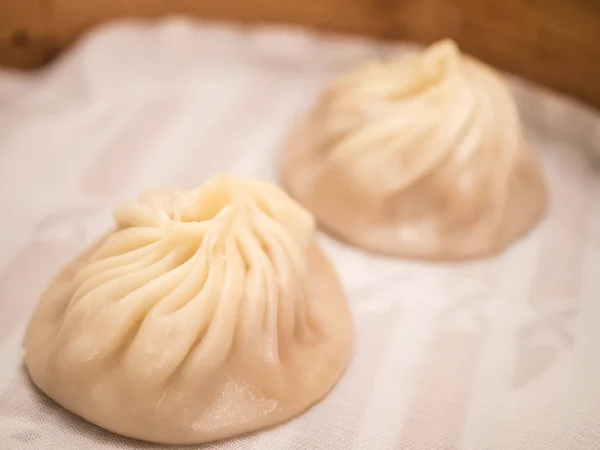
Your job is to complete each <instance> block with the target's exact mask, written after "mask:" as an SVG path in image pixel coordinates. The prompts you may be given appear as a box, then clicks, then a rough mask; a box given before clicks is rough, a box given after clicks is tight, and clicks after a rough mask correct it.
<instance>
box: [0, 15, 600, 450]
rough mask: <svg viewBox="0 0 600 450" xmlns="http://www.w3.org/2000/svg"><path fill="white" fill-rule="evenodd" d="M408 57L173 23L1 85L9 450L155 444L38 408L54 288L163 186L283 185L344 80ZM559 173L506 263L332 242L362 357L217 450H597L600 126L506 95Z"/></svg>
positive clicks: (1, 273)
mask: <svg viewBox="0 0 600 450" xmlns="http://www.w3.org/2000/svg"><path fill="white" fill-rule="evenodd" d="M407 49H410V46H406V45H401V44H398V45H389V44H382V43H378V42H375V41H368V40H358V39H350V38H341V37H334V36H323V35H319V34H316V33H311V32H308V31H302V30H299V29H287V28H267V29H262V28H259V29H251V28H242V27H234V26H229V25H207V24H204V23H201V22H193V21H186V20H183V19H170V20H166V21H162V22H158V23H154V24H142V23H133V22H130V23H118V24H114V25H110V26H107V27H104V28H101V29H99V30H98V31H96V32H94V33H92V34H91V35H90V36H88V37H87V38H86V39H85V40H84V41H82V42H81V43H80V44H79V45H78V46H77V47H76V48H75V49H74V50H73V51H71V52H69V53H68V54H67V55H66V56H64V57H63V58H61V59H60V60H59V61H57V62H56V63H55V64H54V65H53V66H52V67H50V68H49V69H47V70H44V71H41V72H38V73H35V74H33V75H24V74H19V73H13V72H9V71H2V72H0V249H1V250H0V449H2V450H4V449H6V450H19V449H35V450H42V449H52V450H54V449H61V450H69V449H76V450H86V449H146V448H148V449H150V448H152V449H155V448H160V447H159V446H153V445H150V444H146V443H141V442H137V441H134V440H130V439H125V438H121V437H118V436H115V435H113V434H111V433H109V432H106V431H104V430H101V429H99V428H97V427H95V426H93V425H90V424H88V423H86V422H84V421H83V420H81V419H79V418H77V417H75V416H73V415H72V414H69V413H67V412H65V411H64V410H63V409H61V408H60V407H58V406H57V405H55V404H54V403H53V402H52V401H51V400H49V399H47V398H45V397H44V396H42V395H41V394H39V393H38V392H37V391H36V390H35V388H34V387H33V386H32V385H31V384H30V382H29V380H28V378H27V376H26V373H25V371H24V369H23V367H22V350H21V345H22V338H23V332H24V329H25V326H26V322H27V320H28V316H29V314H30V312H31V310H32V308H33V307H34V306H35V304H36V302H37V299H38V297H39V295H40V293H41V291H42V290H43V289H44V287H45V286H46V284H47V283H48V282H49V280H50V278H51V277H52V276H53V275H54V274H55V273H56V272H57V270H58V269H59V268H60V266H62V265H63V264H65V263H66V262H67V261H68V260H69V259H70V258H71V257H73V256H74V255H76V254H77V253H78V252H79V251H81V250H82V249H83V248H84V247H85V246H87V245H88V244H90V243H91V242H92V241H93V240H94V239H95V238H96V237H97V236H98V235H100V233H102V232H103V231H104V230H106V229H107V228H108V227H109V226H110V223H111V210H112V207H113V206H114V205H116V204H117V203H118V202H119V201H120V200H123V199H128V198H134V197H135V196H136V195H137V194H138V193H139V192H141V191H142V190H144V189H145V188H147V187H154V186H157V185H165V184H168V185H178V186H181V187H182V188H189V187H191V186H194V185H198V184H201V183H202V182H203V181H205V180H206V179H208V178H210V177H211V176H213V175H215V174H216V173H218V172H220V171H223V170H228V171H231V172H234V173H239V174H244V175H250V176H254V177H257V178H260V179H264V180H268V181H276V180H277V161H278V152H279V151H280V149H281V143H282V140H283V139H284V137H285V136H286V133H287V132H288V131H289V130H290V127H291V126H292V125H293V123H294V121H295V120H296V119H297V118H298V117H299V116H300V115H301V114H303V113H304V112H305V111H306V109H307V108H308V107H310V105H311V104H312V102H313V101H314V100H315V96H316V95H317V93H318V92H319V90H320V89H322V88H323V87H324V86H325V83H326V82H327V81H328V80H330V79H331V77H332V76H334V75H335V74H336V73H339V72H340V71H342V70H344V69H346V68H349V67H352V66H354V65H355V64H357V63H358V62H360V61H364V60H365V59H368V58H373V57H378V56H382V55H387V54H391V53H394V52H404V51H406V50H407ZM512 86H513V88H514V90H515V93H516V95H517V99H518V101H519V105H520V107H521V110H522V113H523V116H524V118H525V122H526V124H527V127H528V129H529V135H530V137H531V139H532V141H533V143H534V144H535V146H536V149H537V150H538V152H539V154H540V157H541V158H542V160H543V162H544V167H545V173H546V177H547V179H548V181H549V184H550V195H551V203H550V209H549V211H548V214H547V216H546V218H545V220H544V221H543V223H542V224H541V225H540V226H539V227H537V228H536V230H535V231H534V232H533V233H531V234H530V235H528V236H527V237H526V238H525V239H523V240H522V241H520V242H518V243H517V244H516V245H514V246H513V247H512V248H511V249H509V250H508V251H507V252H505V253H504V254H502V255H500V256H499V257H496V258H493V259H490V260H485V261H478V262H473V263H464V264H446V265H443V264H436V265H432V264H420V263H415V262H408V261H403V260H399V259H398V260H393V259H389V258H381V257H376V256H373V255H369V254H367V253H365V252H361V251H358V250H355V249H352V248H349V247H347V246H345V245H343V244H341V243H339V242H336V241H334V240H332V239H330V238H328V237H327V236H324V235H323V236H321V240H322V243H323V246H324V249H325V250H326V251H327V252H328V253H329V255H330V257H331V258H332V260H333V262H334V264H335V266H336V268H337V270H338V272H339V274H340V276H341V279H342V281H343V283H344V285H345V288H346V291H347V293H348V296H349V301H350V303H351V308H352V312H353V315H354V320H355V322H356V329H357V348H356V354H355V357H354V360H353V363H352V365H351V367H350V369H349V371H348V372H347V373H346V375H345V376H344V378H343V379H342V381H341V382H340V383H339V385H338V386H337V387H336V388H335V390H334V391H333V392H332V393H331V394H330V395H329V396H328V397H327V398H326V399H325V400H324V401H323V402H321V403H320V404H318V405H317V406H315V407H314V408H312V409H311V410H310V411H308V412H306V413H305V414H303V415H301V416H300V417H298V418H296V419H294V420H292V421H290V422H289V423H286V424H283V425H281V426H279V427H276V428H274V429H271V430H267V431H264V432H260V433H255V434H251V435H248V436H243V437H240V438H237V439H234V440H230V441H224V442H220V443H214V444H209V445H207V446H206V447H203V448H211V449H213V448H214V449H224V450H225V449H229V450H234V449H239V450H242V449H243V450H246V449H261V450H262V449H290V450H291V449H324V450H334V449H340V450H341V449H373V450H388V449H389V450H391V449H404V448H406V449H414V450H419V449H423V450H433V449H468V450H471V449H472V450H488V449H490V450H495V449H511V450H518V449H527V450H553V449H567V448H568V449H571V450H578V449H581V450H584V449H585V450H590V449H593V448H600V389H599V388H598V379H599V377H598V375H599V374H600V363H599V362H598V359H597V355H598V352H599V350H600V327H599V326H598V324H599V323H600V301H598V300H599V299H600V278H599V274H600V174H599V173H598V171H597V170H596V169H594V165H593V164H592V163H591V161H592V159H590V158H588V156H589V154H591V153H593V152H594V151H598V149H599V147H600V114H599V113H598V112H597V111H593V110H590V109H589V108H585V107H583V106H581V105H578V104H577V103H575V102H572V101H569V100H566V99H565V98H562V97H559V96H557V95H554V94H550V93H548V92H546V91H544V90H541V89H538V88H535V87H533V86H531V85H529V84H528V83H523V82H520V81H518V80H513V81H512Z"/></svg>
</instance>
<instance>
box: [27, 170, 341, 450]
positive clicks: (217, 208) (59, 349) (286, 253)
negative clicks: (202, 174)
mask: <svg viewBox="0 0 600 450" xmlns="http://www.w3.org/2000/svg"><path fill="white" fill-rule="evenodd" d="M115 216H116V224H117V228H116V230H115V231H113V232H112V233H110V234H109V235H108V236H106V237H105V238H103V239H102V240H101V241H100V242H99V243H98V244H97V245H95V246H94V247H93V248H91V249H89V250H88V251H86V252H85V253H84V254H82V255H81V256H79V257H78V258H77V259H76V260H75V261H73V262H72V263H71V264H69V265H68V266H67V267H66V268H65V269H64V270H63V271H62V272H61V273H60V274H59V276H58V277H57V278H56V279H55V280H54V281H53V283H52V284H51V285H50V287H49V289H48V290H47V291H46V292H45V293H44V294H43V296H42V299H41V301H40V303H39V305H38V306H37V309H36V310H35V312H34V314H33V317H32V319H31V322H30V324H29V327H28V330H27V336H26V342H25V351H26V354H25V362H26V365H27V368H28V370H29V373H30V375H31V378H32V379H33V382H34V383H35V384H36V385H37V386H38V387H39V388H40V389H41V390H42V391H44V392H45V393H46V394H47V395H48V396H49V397H51V398H52V399H54V400H55V401H56V402H57V403H59V404H60V405H62V406H63V407H65V408H66V409H68V410H70V411H72V412H74V413H75V414H78V415H80V416H82V417H83V418H85V419H87V420H89V421H90V422H93V423H95V424H97V425H99V426H101V427H104V428H107V429H109V430H111V431H114V432H117V433H120V434H123V435H126V436H131V437H135V438H138V439H143V440H148V441H154V442H162V443H180V444H181V443H200V442H205V441H211V440H214V439H220V438H226V437H230V436H234V435H237V434H240V433H244V432H247V431H251V430H256V429H259V428H263V427H267V426H271V425H274V424H277V423H279V422H282V421H284V420H286V419H288V418H290V417H292V416H294V415H296V414H298V413H300V412H302V411H303V410H305V409H306V408H308V407H309V406H310V405H312V404H313V403H315V402H316V401H317V400H319V399H321V398H322V397H323V396H325V395H326V394H327V392H328V391H329V390H330V389H331V388H332V387H333V386H334V384H335V383H336V382H337V380H338V379H339V378H340V376H341V375H342V373H343V372H344V370H345V368H346V366H347V364H348V362H349V360H350V357H351V351H352V340H353V338H352V336H353V333H352V324H351V318H350V314H349V310H348V306H347V303H346V299H345V296H344V294H343V292H342V289H341V287H340V284H339V282H338V279H337V277H336V275H335V273H334V271H333V270H332V268H331V266H330V264H329V262H328V261H327V259H326V258H325V256H324V255H323V253H322V252H321V250H320V249H319V247H318V246H317V244H316V242H315V239H314V219H313V217H312V216H311V215H310V214H309V213H308V212H307V211H306V210H304V209H303V208H302V207H301V206H300V205H298V204H297V203H295V202H294V201H293V200H291V199H290V198H289V197H288V196H287V195H286V194H285V193H283V191H281V190H280V189H279V188H277V187H275V186H272V185H269V184H266V183H262V182H259V181H255V180H250V179H245V178H236V177H231V176H227V175H223V176H219V177H217V178H215V179H213V180H211V181H209V182H207V183H206V184H205V185H203V186H201V187H199V188H197V189H195V190H192V191H190V192H185V193H181V192H176V191H173V192H163V193H160V194H148V195H145V196H142V197H141V198H140V200H139V201H137V202H134V203H131V204H126V205H123V206H121V207H119V208H118V209H117V210H116V212H115Z"/></svg>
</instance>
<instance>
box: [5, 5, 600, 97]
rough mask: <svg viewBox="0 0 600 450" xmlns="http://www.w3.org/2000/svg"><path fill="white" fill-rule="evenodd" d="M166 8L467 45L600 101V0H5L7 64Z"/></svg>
mask: <svg viewBox="0 0 600 450" xmlns="http://www.w3.org/2000/svg"><path fill="white" fill-rule="evenodd" d="M167 14H190V15H194V16H198V17H205V18H217V19H232V20H236V21H242V22H264V23H291V24H304V25H308V26H312V27H315V28H319V29H324V30H330V31H339V32H348V33H358V34H366V35H370V36H377V37H384V38H390V39H412V40H416V41H419V42H422V43H429V42H432V41H435V40H438V39H440V38H443V37H451V38H454V39H455V40H456V41H457V42H458V43H459V44H460V46H461V48H462V49H463V50H464V51H466V52H469V53H471V54H473V55H475V56H477V57H479V58H481V59H482V60H484V61H486V62H488V63H491V64H493V65H495V66H497V67H499V68H502V69H505V70H509V71H511V72H514V73H516V74H519V75H522V76H524V77H526V78H529V79H531V80H533V81H536V82H539V83H541V84H545V85H547V86H549V87H552V88H554V89H556V90H558V91H562V92H565V93H568V94H570V95H573V96H575V97H577V98H579V99H582V100H584V101H586V102H588V103H590V104H593V105H595V106H598V107H600V0H303V1H295V0H219V1H214V0H127V1H122V0H86V1H81V0H0V64H3V65H7V66H12V67H19V68H32V67H39V66H40V65H43V64H44V63H46V62H47V61H49V60H51V59H52V58H53V57H54V56H56V55H57V54H58V53H59V52H60V51H62V50H63V49H64V48H66V47H68V46H69V45H70V44H72V42H73V41H74V40H75V39H77V38H78V37H79V36H80V35H81V34H82V33H83V32H85V30H87V29H89V28H90V27H91V26H94V25H97V24H99V23H102V22H105V21H107V20H110V19H114V18H122V17H143V18H156V17H161V16H164V15H167Z"/></svg>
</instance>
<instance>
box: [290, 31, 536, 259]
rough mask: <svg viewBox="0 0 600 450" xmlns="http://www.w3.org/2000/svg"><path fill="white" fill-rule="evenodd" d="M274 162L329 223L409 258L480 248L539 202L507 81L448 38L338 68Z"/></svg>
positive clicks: (505, 236)
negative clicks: (281, 156)
mask: <svg viewBox="0 0 600 450" xmlns="http://www.w3.org/2000/svg"><path fill="white" fill-rule="evenodd" d="M283 173H284V182H285V184H286V186H287V188H288V189H289V190H290V192H291V193H292V194H293V195H294V197H296V198H297V199H299V200H300V201H301V202H302V203H303V204H304V206H306V207H307V208H308V209H309V210H310V211H311V212H312V213H313V214H315V216H316V217H317V219H318V220H319V221H320V222H321V223H323V224H324V225H325V226H326V227H327V228H328V229H330V230H332V231H333V232H335V233H336V234H338V235H340V236H342V237H343V238H345V239H346V240H349V241H350V242H353V243H358V244H359V245H361V246H363V247H367V248H369V249H373V250H375V251H378V252H386V253H393V254H399V255H411V256H415V257H419V258H435V259H447V258H462V257H467V256H476V255H482V254H488V253H491V252H493V251H495V250H498V249H500V248H502V247H504V246H505V245H506V244H507V243H509V242H510V241H512V240H513V239H515V238H516V237H517V236H519V235H521V234H522V233H523V232H524V231H526V230H527V229H528V228H530V226H531V225H532V224H533V223H534V222H535V221H536V220H537V219H538V218H539V217H540V215H541V212H542V210H543V209H544V204H545V200H544V198H545V193H544V187H543V181H542V176H541V173H540V171H539V168H538V164H537V161H536V160H535V158H534V155H533V152H531V150H530V148H529V146H528V143H527V141H526V139H525V135H524V132H523V129H522V125H521V123H520V117H519V113H518V110H517V107H516V104H515V102H514V100H513V98H512V95H511V92H510V90H509V89H508V86H507V85H506V83H505V82H504V80H503V79H502V77H501V75H500V74H499V73H497V72H496V71H495V70H493V69H492V68H490V67H488V66H486V65H485V64H483V63H481V62H479V61H477V60H475V59H473V58H471V57H469V56H466V55H463V54H461V52H460V50H459V49H458V47H457V46H456V44H455V43H454V42H453V41H451V40H444V41H441V42H438V43H435V44H433V45H431V46H430V47H428V48H426V49H424V50H423V51H421V52H419V53H416V54H413V55H410V56H408V57H402V58H399V59H392V60H386V61H377V62H371V63H369V64H367V65H364V66H361V67H359V68H357V69H355V70H352V71H350V72H348V73H346V74H343V75H341V76H340V77H339V78H338V79H336V80H335V81H334V82H333V83H332V84H331V85H330V86H329V87H328V88H327V89H326V90H325V91H324V93H323V94H322V95H321V97H320V98H319V101H318V102H317V104H316V105H315V107H314V109H313V110H312V111H311V113H310V114H309V115H308V116H307V118H306V120H305V121H304V122H303V123H302V126H301V127H299V128H298V130H297V131H296V132H295V133H294V134H293V135H292V138H291V139H290V142H289V143H288V146H287V149H286V154H285V160H284V164H283Z"/></svg>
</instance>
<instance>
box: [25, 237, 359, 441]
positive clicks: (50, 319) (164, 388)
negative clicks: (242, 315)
mask: <svg viewBox="0 0 600 450" xmlns="http://www.w3.org/2000/svg"><path fill="white" fill-rule="evenodd" d="M98 246H99V244H98V245H96V246H94V247H93V248H92V249H90V250H89V251H86V252H85V253H84V254H82V255H81V256H79V257H78V258H76V259H75V260H74V261H73V262H71V263H70V264H69V265H68V266H67V267H66V268H64V269H63V270H62V272H60V274H59V275H58V276H57V278H56V279H55V280H54V281H53V283H52V284H51V285H50V287H49V288H48V290H47V291H46V292H45V293H44V294H43V296H42V299H41V301H40V304H39V305H38V308H37V309H36V311H35V313H34V316H33V317H32V320H31V322H30V324H29V327H28V330H27V336H26V342H25V364H26V367H27V370H28V372H29V375H30V377H31V379H32V381H33V383H34V384H35V385H36V386H37V387H38V388H39V389H40V390H41V391H42V392H44V393H45V394H46V395H48V397H50V398H51V399H53V400H54V401H56V402H57V403H58V404H59V405H61V406H62V407H64V408H65V409H67V410H68V411H70V412H72V413H74V414H76V415H78V416H80V417H82V418H84V419H85V420H87V421H89V422H91V423H93V424H95V425H98V426H100V427H102V428H105V429H107V430H109V431H112V432H115V433H117V434H120V435H123V436H127V437H132V438H136V439H140V440H144V441H149V442H155V443H163V444H199V443H203V442H209V441H214V440H220V439H223V438H228V437H232V436H236V435H240V434H244V433H248V432H251V431H255V430H259V429H262V428H267V427H271V426H274V425H277V424H279V423H281V422H284V421H286V420H288V419H290V418H292V417H294V416H296V415H298V414H300V413H301V412H303V411H304V410H306V409H308V408H309V407H311V406H312V405H313V404H314V403H316V402H318V401H319V400H321V399H322V398H323V397H324V396H325V395H326V394H327V393H328V392H329V391H330V390H331V389H332V388H333V387H334V385H335V384H336V383H337V381H338V380H339V378H340V377H341V376H342V375H343V373H344V372H345V370H346V368H347V366H348V364H349V362H350V359H351V355H352V350H353V348H352V347H353V326H352V321H351V316H350V312H349V309H348V306H347V303H346V299H345V295H344V292H343V290H342V287H341V285H340V283H339V281H338V278H337V276H336V274H335V272H334V270H333V268H332V267H331V265H330V263H329V261H328V260H327V258H326V257H325V255H324V254H323V252H322V251H321V250H320V248H319V247H318V245H317V244H316V242H314V241H313V243H312V244H311V245H310V247H309V250H308V254H307V263H308V278H307V279H308V280H309V286H308V287H307V292H308V294H309V296H310V299H311V302H314V304H315V305H318V309H319V311H320V314H322V317H324V318H326V319H325V321H326V322H325V326H326V328H327V338H325V339H323V338H322V337H321V338H320V339H318V340H316V341H315V342H309V343H307V342H305V343H304V344H303V345H301V344H298V346H297V347H298V348H296V349H295V351H294V352H289V354H288V353H286V350H285V348H284V349H282V350H281V351H280V359H279V361H259V362H257V361H256V359H255V358H254V359H253V358H249V357H248V358H247V357H246V356H245V355H243V354H236V353H235V349H232V353H231V354H230V355H229V357H228V358H227V360H226V361H225V362H224V363H223V364H221V365H220V367H218V368H217V369H216V370H214V371H212V372H211V373H210V375H208V376H204V377H202V378H198V379H196V380H194V378H193V377H190V376H186V377H184V376H180V375H181V374H180V373H179V372H177V373H176V374H174V375H173V377H171V378H170V379H168V380H167V381H166V382H163V383H161V384H152V383H148V382H146V380H143V379H138V380H135V379H131V377H128V376H127V371H126V370H124V369H123V367H121V366H120V362H119V356H118V355H116V356H115V357H113V358H111V359H109V360H107V361H104V362H103V363H102V364H101V365H98V366H96V367H95V366H90V368H89V369H88V370H87V371H86V372H85V373H84V374H83V375H82V374H81V373H78V374H77V375H75V374H74V372H73V370H72V369H73V367H72V364H67V363H65V362H64V361H61V358H60V349H59V348H57V345H56V339H55V337H56V334H57V331H58V330H57V328H58V324H59V319H60V317H61V314H62V313H63V312H64V309H65V308H66V305H67V304H68V301H69V296H68V295H67V292H68V291H69V289H70V286H71V284H72V283H71V281H72V279H73V277H74V275H75V274H76V273H77V272H78V270H79V269H80V268H81V267H82V266H84V265H85V263H86V262H87V260H88V258H89V257H90V255H91V254H92V253H93V251H94V250H95V249H96V248H98ZM107 331H108V330H107ZM248 338H249V339H253V337H252V336H249V337H248ZM126 344H127V343H124V346H126ZM82 363H83V361H82ZM188 375H189V374H188Z"/></svg>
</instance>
